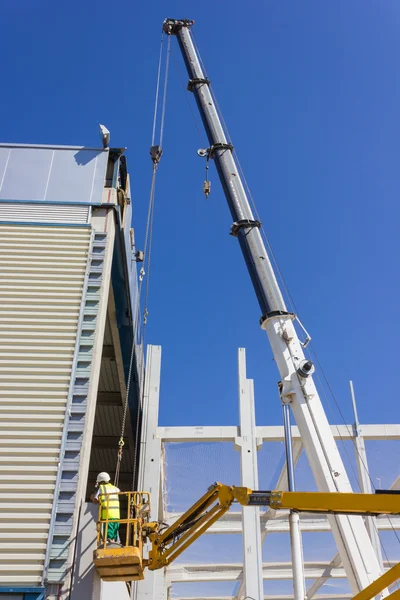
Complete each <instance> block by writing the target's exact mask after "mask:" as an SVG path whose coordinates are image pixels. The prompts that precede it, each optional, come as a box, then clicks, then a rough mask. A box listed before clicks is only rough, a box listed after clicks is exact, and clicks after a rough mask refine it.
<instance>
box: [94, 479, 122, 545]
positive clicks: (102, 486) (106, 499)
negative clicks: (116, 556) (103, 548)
mask: <svg viewBox="0 0 400 600" xmlns="http://www.w3.org/2000/svg"><path fill="white" fill-rule="evenodd" d="M110 479H111V477H110V476H109V474H108V473H105V472H104V471H103V472H102V473H99V474H98V475H97V479H96V487H97V488H98V490H97V492H96V494H94V495H93V494H92V495H91V497H90V499H91V500H92V502H95V503H96V504H100V505H101V516H100V518H101V520H102V521H105V520H106V519H108V524H107V523H103V525H102V535H103V538H105V531H106V529H107V541H111V542H117V543H118V530H119V519H120V511H119V497H118V495H117V494H118V492H119V491H120V490H119V489H118V488H117V487H115V485H112V483H110ZM107 525H108V527H107Z"/></svg>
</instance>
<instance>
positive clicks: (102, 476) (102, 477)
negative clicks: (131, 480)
mask: <svg viewBox="0 0 400 600" xmlns="http://www.w3.org/2000/svg"><path fill="white" fill-rule="evenodd" d="M110 479H111V477H110V476H109V474H108V473H105V472H104V471H103V472H102V473H99V474H98V475H97V479H96V483H97V484H99V483H103V482H104V483H108V482H109V481H110Z"/></svg>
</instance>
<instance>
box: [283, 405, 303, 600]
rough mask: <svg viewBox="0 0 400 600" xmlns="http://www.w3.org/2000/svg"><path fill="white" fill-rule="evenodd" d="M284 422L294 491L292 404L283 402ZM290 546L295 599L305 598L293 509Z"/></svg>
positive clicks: (290, 487) (290, 484)
mask: <svg viewBox="0 0 400 600" xmlns="http://www.w3.org/2000/svg"><path fill="white" fill-rule="evenodd" d="M282 408H283V423H284V430H285V449H286V468H287V478H288V490H289V492H294V491H295V489H296V485H295V479H294V462H293V450H292V428H291V425H290V406H289V405H288V404H283V405H282ZM289 530H290V548H291V552H292V564H293V591H294V600H304V598H305V595H306V585H305V579H304V564H303V562H304V561H303V545H302V540H301V532H300V517H299V513H298V512H295V511H293V510H291V511H290V513H289Z"/></svg>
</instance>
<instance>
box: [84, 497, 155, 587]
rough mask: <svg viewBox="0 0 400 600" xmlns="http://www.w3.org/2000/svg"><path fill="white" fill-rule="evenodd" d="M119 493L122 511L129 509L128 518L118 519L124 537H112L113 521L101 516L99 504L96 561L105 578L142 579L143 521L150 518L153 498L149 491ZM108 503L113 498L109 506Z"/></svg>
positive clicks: (105, 579) (101, 575) (98, 569)
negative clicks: (109, 535) (115, 538)
mask: <svg viewBox="0 0 400 600" xmlns="http://www.w3.org/2000/svg"><path fill="white" fill-rule="evenodd" d="M112 495H113V496H115V495H116V494H115V493H113V494H112ZM108 496H109V495H108ZM118 497H119V501H120V507H121V511H122V512H126V518H120V519H118V520H117V522H118V523H119V524H120V536H121V537H120V538H119V542H112V541H110V540H109V539H108V532H109V526H110V523H111V522H112V521H111V520H110V519H108V517H107V518H106V519H102V518H101V508H102V507H101V505H99V518H98V521H97V548H96V550H95V551H94V553H93V559H94V564H95V566H96V569H97V572H98V573H99V575H100V577H101V578H102V579H103V580H104V581H138V580H140V579H143V578H144V575H143V568H144V564H143V562H144V561H143V536H142V525H143V521H144V520H148V515H149V511H150V498H149V494H148V493H147V492H120V493H119V494H118ZM108 504H109V498H107V507H108ZM107 515H108V510H107ZM114 522H115V521H114ZM121 530H122V531H121ZM124 530H125V531H124Z"/></svg>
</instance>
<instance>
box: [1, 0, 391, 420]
mask: <svg viewBox="0 0 400 600" xmlns="http://www.w3.org/2000/svg"><path fill="white" fill-rule="evenodd" d="M166 16H173V17H177V18H182V17H190V18H193V19H195V21H196V25H195V28H194V32H195V36H196V39H197V42H198V44H199V46H200V49H201V53H202V56H203V59H204V62H205V64H206V66H207V70H208V73H209V75H210V78H211V80H212V82H213V86H214V90H215V92H216V94H217V97H218V100H219V103H220V105H221V108H222V110H223V114H224V117H225V120H226V121H227V123H228V127H229V130H230V133H231V136H232V139H233V141H234V144H235V147H236V149H237V152H238V154H239V157H240V160H241V163H242V166H243V168H244V171H245V173H246V178H247V180H248V182H249V184H250V187H251V189H252V192H253V195H254V198H255V200H256V203H257V207H258V210H259V212H260V214H261V217H262V220H263V223H264V226H265V229H266V231H267V234H268V236H269V238H270V241H271V243H272V245H273V248H274V251H275V254H276V256H277V258H278V261H279V264H280V266H281V269H282V271H283V273H284V276H285V279H286V281H287V283H288V285H289V288H290V291H291V293H292V295H293V297H294V298H295V301H296V304H297V307H298V309H299V312H300V316H301V319H302V321H303V323H304V324H305V326H306V328H307V329H308V330H309V331H310V332H311V334H312V336H313V340H314V343H315V348H316V350H317V352H318V355H319V358H320V361H321V363H322V365H323V367H324V370H325V372H326V374H327V377H328V379H329V381H330V383H331V385H332V387H333V389H334V391H335V393H336V395H337V399H338V402H339V404H340V407H341V410H342V412H343V414H344V415H345V417H346V419H347V420H350V419H351V406H350V400H349V394H348V380H349V379H350V378H352V379H353V380H354V384H355V389H356V393H357V398H358V404H359V413H360V418H361V421H363V422H374V421H376V422H399V421H400V408H399V403H398V401H397V397H398V390H397V387H398V386H397V385H396V384H397V377H396V375H397V372H398V338H399V334H400V331H399V324H398V316H397V312H398V296H399V290H400V281H399V274H398V257H399V254H400V242H399V234H398V227H399V226H398V222H399V218H400V210H399V202H398V198H399V192H400V170H399V168H398V164H399V139H400V119H399V106H400V80H399V75H398V56H399V52H400V39H399V36H398V30H399V21H400V5H399V3H398V2H397V1H396V0H386V1H385V2H379V1H378V0H370V1H369V2H365V1H364V0H352V1H351V2H348V1H346V0H336V1H335V2H321V1H320V0H306V1H304V2H298V1H297V0H288V1H286V2H281V1H279V0H275V1H271V0H266V1H265V2H256V1H255V0H249V1H248V2H246V4H244V3H242V2H238V1H237V0H231V1H230V2H229V3H228V2H226V1H225V2H224V1H222V0H219V1H217V2H213V3H207V2H191V3H188V2H183V1H178V0H177V1H168V2H165V1H164V2H161V1H160V0H154V1H153V2H151V3H150V2H146V3H140V4H139V3H135V2H132V1H130V0H129V1H126V0H121V1H120V2H118V3H116V4H110V2H106V1H105V0H96V2H95V1H91V0H86V1H85V2H77V1H76V0H70V1H69V2H68V3H60V2H57V3H55V2H52V1H48V0H37V1H36V2H32V1H31V0H23V1H22V0H15V1H14V2H3V5H2V25H3V26H2V36H1V39H0V46H1V51H2V57H3V61H2V79H3V89H2V95H1V109H2V110H1V111H0V131H1V136H2V141H7V142H21V143H22V142H27V143H44V144H49V143H55V144H76V145H97V143H98V134H97V123H98V122H102V123H104V124H105V125H106V126H107V127H108V128H109V129H110V130H111V139H112V145H115V146H127V147H128V150H127V158H128V166H129V169H130V173H131V181H132V191H133V202H134V211H135V222H134V226H135V230H136V237H137V239H138V241H139V245H140V241H143V232H144V225H145V213H146V209H147V199H148V193H149V185H150V176H151V163H150V160H149V158H148V149H149V146H150V142H151V126H152V111H153V102H154V90H155V83H156V69H157V61H158V52H159V40H160V29H161V23H162V20H163V19H164V18H165V17H166ZM172 42H173V44H172V45H173V55H172V58H171V69H170V81H169V90H168V104H167V114H166V128H165V139H164V157H163V159H162V164H161V166H160V170H159V175H158V184H157V197H156V215H155V232H154V250H153V267H152V279H151V297H150V307H149V308H150V317H149V325H148V336H147V339H148V341H149V342H151V343H156V344H161V345H162V346H163V378H162V395H161V414H160V420H161V423H162V424H164V425H173V424H175V425H184V424H198V425H201V424H203V425H207V424H235V423H236V422H237V374H236V360H237V359H236V356H237V348H238V347H239V346H242V347H246V348H247V357H248V375H249V376H250V377H253V378H254V379H255V390H256V403H257V420H258V423H259V424H270V423H274V424H277V423H280V422H281V410H280V403H279V399H278V396H277V391H276V382H277V380H278V373H277V371H276V368H275V366H274V364H273V360H272V355H271V351H270V349H269V346H268V342H267V339H266V336H265V334H263V333H262V332H261V330H260V329H259V326H258V318H259V308H258V305H257V302H256V300H255V296H254V293H253V290H252V287H251V284H250V281H249V278H248V275H247V273H246V269H245V266H244V263H243V260H242V257H241V255H240V251H239V247H238V244H237V242H236V240H235V239H233V238H232V237H230V236H229V235H228V232H229V228H230V224H231V220H230V215H229V213H228V209H227V206H226V203H225V199H224V197H223V194H222V190H221V187H220V185H219V182H218V180H217V175H216V173H215V171H214V169H211V173H210V178H211V181H212V193H211V196H210V198H209V200H208V201H206V200H205V198H204V196H203V194H202V184H203V179H204V162H202V161H201V159H200V158H198V157H197V155H196V150H197V148H199V147H201V146H204V145H205V144H204V136H203V135H201V136H200V138H199V135H198V132H197V130H196V127H195V125H194V123H193V118H192V115H191V113H190V111H189V109H188V106H187V100H186V98H185V94H184V92H183V90H182V81H184V82H186V79H187V77H186V75H184V76H183V79H182V76H180V72H181V73H183V72H184V70H183V64H182V60H181V57H180V55H179V52H178V48H177V44H176V40H172ZM177 64H178V65H179V68H180V72H179V70H178V69H177V68H176V65H177ZM330 404H331V405H332V410H330V409H329V407H327V412H328V418H329V419H330V420H331V421H336V422H339V423H340V422H341V417H340V416H339V415H338V411H337V409H336V407H335V405H334V402H333V401H332V400H331V401H330Z"/></svg>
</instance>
